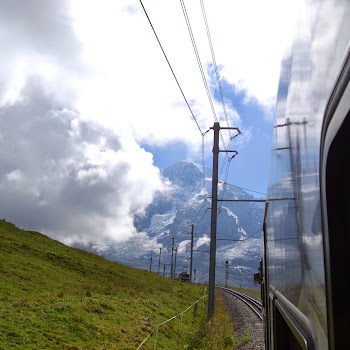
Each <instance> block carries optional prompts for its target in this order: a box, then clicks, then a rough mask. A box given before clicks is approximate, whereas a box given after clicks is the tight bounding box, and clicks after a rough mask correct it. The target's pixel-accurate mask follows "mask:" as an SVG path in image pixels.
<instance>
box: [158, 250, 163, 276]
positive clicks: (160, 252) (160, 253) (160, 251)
mask: <svg viewBox="0 0 350 350" xmlns="http://www.w3.org/2000/svg"><path fill="white" fill-rule="evenodd" d="M161 255H162V248H159V260H158V275H159V270H160V257H161Z"/></svg>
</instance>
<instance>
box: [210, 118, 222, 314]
mask: <svg viewBox="0 0 350 350" xmlns="http://www.w3.org/2000/svg"><path fill="white" fill-rule="evenodd" d="M213 130H214V144H213V178H212V191H211V192H212V194H211V231H210V264H209V294H208V318H212V317H213V316H214V304H215V264H216V226H217V214H218V213H217V212H218V178H219V175H218V165H219V151H220V150H219V131H220V124H219V123H218V122H215V123H214V127H213Z"/></svg>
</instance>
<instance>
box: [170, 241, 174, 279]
mask: <svg viewBox="0 0 350 350" xmlns="http://www.w3.org/2000/svg"><path fill="white" fill-rule="evenodd" d="M173 259H174V237H173V243H172V245H171V265H170V278H171V279H172V278H173V268H174V264H173Z"/></svg>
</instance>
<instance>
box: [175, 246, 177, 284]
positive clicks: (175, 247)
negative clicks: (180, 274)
mask: <svg viewBox="0 0 350 350" xmlns="http://www.w3.org/2000/svg"><path fill="white" fill-rule="evenodd" d="M176 255H177V247H175V263H174V278H175V277H176Z"/></svg>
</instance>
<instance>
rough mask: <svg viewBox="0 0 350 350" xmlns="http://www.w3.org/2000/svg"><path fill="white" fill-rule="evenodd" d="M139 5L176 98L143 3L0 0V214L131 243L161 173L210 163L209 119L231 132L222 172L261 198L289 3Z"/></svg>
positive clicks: (47, 228)
mask: <svg viewBox="0 0 350 350" xmlns="http://www.w3.org/2000/svg"><path fill="white" fill-rule="evenodd" d="M142 3H143V5H144V8H145V9H146V11H147V13H148V16H149V18H150V20H151V22H152V25H153V28H154V30H155V31H156V33H157V35H158V39H159V41H160V42H161V44H162V47H163V49H164V52H165V53H166V55H167V58H168V61H169V62H170V64H171V66H172V69H173V72H174V74H175V75H176V78H177V81H178V83H179V84H180V86H181V89H182V92H183V94H184V95H185V97H186V100H185V99H184V97H183V95H182V93H181V91H180V89H179V86H178V85H177V82H176V80H175V79H174V76H173V74H172V72H171V70H170V68H169V65H168V63H167V61H166V59H165V57H164V55H163V53H162V50H161V48H160V46H159V44H158V42H157V39H156V37H155V35H154V33H153V31H152V28H151V26H150V24H149V22H148V19H147V16H146V15H145V12H144V9H143V7H142V4H141V2H140V1H136V0H117V1H116V0H71V1H68V0H67V1H64V0H60V1H56V0H26V1H22V0H11V1H9V0H0V37H1V43H2V49H1V55H0V146H1V147H0V161H1V166H0V197H1V201H0V217H1V218H5V219H6V220H8V221H11V222H14V223H15V224H17V225H18V226H19V227H24V228H26V229H35V230H39V231H40V232H43V233H46V234H48V235H50V236H52V237H54V238H56V239H59V240H61V241H64V242H68V243H69V242H72V241H73V240H75V239H94V240H98V239H104V238H106V237H107V238H112V239H115V240H117V241H118V240H123V239H126V238H130V237H132V236H133V235H135V234H137V233H136V232H135V229H134V227H133V224H132V218H133V215H134V214H135V213H142V212H143V211H144V209H145V208H146V207H147V205H148V204H149V203H150V202H151V201H152V199H153V197H154V196H155V195H156V194H157V193H160V192H164V191H168V190H169V188H168V185H167V184H164V183H163V181H162V179H161V176H160V173H161V170H163V169H165V168H166V167H168V166H169V165H171V164H173V163H174V162H176V161H179V160H183V159H186V160H192V161H194V162H197V163H199V164H202V163H203V162H204V164H205V165H206V166H209V167H211V163H212V152H211V150H212V142H213V140H212V139H213V133H212V131H209V132H208V133H206V134H205V135H204V136H202V133H203V134H204V133H205V132H206V131H207V130H209V128H210V127H212V126H213V123H214V121H215V118H217V120H219V121H220V125H221V126H227V121H228V123H229V125H230V126H232V127H238V128H239V129H240V130H241V132H242V134H241V135H240V136H238V137H236V138H235V139H234V142H233V143H232V144H231V146H230V148H231V149H235V150H237V151H238V153H239V154H238V156H237V157H235V158H234V159H233V160H232V161H231V162H229V165H230V166H229V168H224V167H221V173H220V175H221V177H225V178H226V174H228V177H227V181H228V182H229V183H231V184H234V185H237V186H241V187H243V188H248V189H252V190H255V191H258V192H262V193H266V187H267V179H268V170H269V149H270V142H271V136H272V125H273V116H274V107H275V98H276V94H277V86H278V75H279V69H280V60H281V55H282V53H283V50H284V49H285V48H286V47H287V45H288V42H289V40H290V38H291V27H292V24H293V23H294V18H295V13H296V10H295V4H296V2H295V1H289V2H287V1H280V0H267V1H259V0H249V1H230V0H226V1H224V0H215V1H214V0H203V1H200V0H196V1H188V0H187V1H183V2H182V1H175V0H167V1H164V0H163V1H161V0H143V2H142ZM202 5H204V8H205V13H206V19H207V23H208V28H209V31H210V38H211V43H212V48H213V52H214V55H215V61H216V64H217V72H218V74H219V76H220V84H221V92H222V95H223V97H224V99H223V101H224V103H223V101H222V99H221V94H220V91H219V89H218V85H217V79H216V74H215V69H214V68H215V67H214V65H213V58H212V53H211V49H210V45H209V41H208V37H207V32H206V27H205V21H204V16H203V12H202ZM184 10H185V12H186V13H187V16H188V19H189V23H190V26H191V29H192V33H193V38H194V40H195V44H196V48H197V53H198V57H199V59H200V62H201V64H202V69H203V72H204V75H205V78H206V82H207V84H208V88H209V90H210V94H211V96H212V100H211V101H210V99H209V98H208V96H207V92H206V88H205V85H204V82H203V79H202V76H201V71H200V68H199V66H198V62H197V59H196V55H195V51H194V48H193V45H192V42H191V37H190V35H189V32H188V28H187V25H186V20H185V17H184ZM186 101H187V102H186ZM187 103H188V104H189V106H190V108H189V107H188V105H187ZM211 103H212V105H211ZM232 135H234V133H232V134H231V136H232ZM229 137H230V134H229V132H227V131H223V132H222V139H223V140H224V144H221V147H223V145H226V146H228V145H229ZM203 154H204V158H203ZM220 157H221V158H222V159H221V158H220V164H221V162H222V161H223V159H224V157H223V155H221V156H220ZM224 164H228V162H226V163H224Z"/></svg>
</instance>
